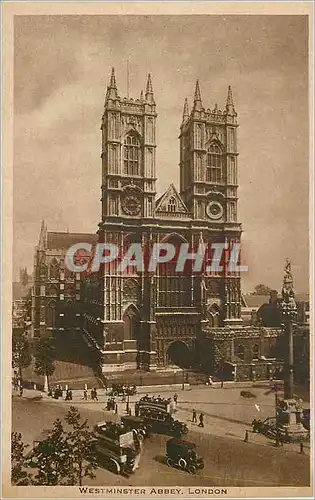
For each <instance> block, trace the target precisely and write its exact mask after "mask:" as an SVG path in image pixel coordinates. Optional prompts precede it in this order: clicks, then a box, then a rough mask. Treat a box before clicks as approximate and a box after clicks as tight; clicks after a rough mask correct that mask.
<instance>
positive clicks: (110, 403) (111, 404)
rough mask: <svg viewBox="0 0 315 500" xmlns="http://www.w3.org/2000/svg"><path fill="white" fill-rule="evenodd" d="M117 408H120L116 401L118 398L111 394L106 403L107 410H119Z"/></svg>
mask: <svg viewBox="0 0 315 500" xmlns="http://www.w3.org/2000/svg"><path fill="white" fill-rule="evenodd" d="M117 408H118V405H117V403H116V399H115V398H114V397H113V396H110V397H109V398H108V399H107V403H106V410H107V411H111V410H114V411H115V412H116V411H117Z"/></svg>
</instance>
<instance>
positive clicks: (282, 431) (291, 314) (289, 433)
mask: <svg viewBox="0 0 315 500" xmlns="http://www.w3.org/2000/svg"><path fill="white" fill-rule="evenodd" d="M279 306H280V311H281V316H282V318H283V323H284V336H285V344H286V345H285V349H286V351H285V352H284V399H283V400H282V401H281V400H280V401H278V405H277V421H276V429H277V441H278V439H279V436H280V435H282V436H283V437H285V438H286V439H287V440H288V441H290V440H292V441H294V440H300V439H301V440H303V439H306V438H307V431H306V430H305V428H304V427H303V425H302V423H301V420H302V417H301V412H302V408H301V402H300V401H299V402H297V401H296V399H295V398H294V352H293V321H294V320H295V318H296V316H297V307H296V302H295V298H294V288H293V276H292V271H291V262H290V260H289V259H286V262H285V266H284V278H283V285H282V300H281V302H280V304H279Z"/></svg>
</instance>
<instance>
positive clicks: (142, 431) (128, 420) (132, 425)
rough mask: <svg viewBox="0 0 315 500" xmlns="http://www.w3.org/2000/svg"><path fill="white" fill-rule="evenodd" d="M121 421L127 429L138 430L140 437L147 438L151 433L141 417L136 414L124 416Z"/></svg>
mask: <svg viewBox="0 0 315 500" xmlns="http://www.w3.org/2000/svg"><path fill="white" fill-rule="evenodd" d="M121 423H122V425H123V426H124V428H125V429H126V430H128V431H134V432H136V433H137V434H138V435H139V438H140V439H143V438H147V437H149V435H150V434H149V429H148V426H147V425H146V423H145V421H144V419H143V418H141V417H136V416H135V415H126V416H122V417H121Z"/></svg>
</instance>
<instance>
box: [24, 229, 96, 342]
mask: <svg viewBox="0 0 315 500" xmlns="http://www.w3.org/2000/svg"><path fill="white" fill-rule="evenodd" d="M81 242H87V243H91V244H94V243H95V242H96V235H94V234H85V233H69V232H65V233H62V232H50V231H47V227H46V225H45V224H44V223H42V227H41V232H40V236H39V242H38V245H37V247H36V250H35V258H34V275H33V288H32V331H33V336H34V337H42V336H49V335H52V333H53V331H54V330H60V329H65V328H66V329H68V328H70V329H77V328H80V327H81V314H82V296H81V287H82V280H83V279H84V277H85V276H84V273H73V272H70V271H69V270H68V269H67V268H66V266H65V262H64V259H65V254H66V251H67V250H68V249H69V248H70V247H71V246H72V245H74V244H75V243H81Z"/></svg>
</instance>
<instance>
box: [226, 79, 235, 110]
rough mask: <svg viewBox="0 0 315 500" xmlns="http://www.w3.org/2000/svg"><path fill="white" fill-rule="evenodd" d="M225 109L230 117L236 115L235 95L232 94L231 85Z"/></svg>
mask: <svg viewBox="0 0 315 500" xmlns="http://www.w3.org/2000/svg"><path fill="white" fill-rule="evenodd" d="M225 109H226V112H227V114H228V115H235V108H234V102H233V94H232V88H231V85H229V87H228V93H227V98H226V106H225Z"/></svg>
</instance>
